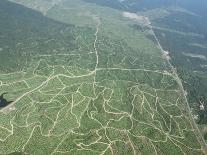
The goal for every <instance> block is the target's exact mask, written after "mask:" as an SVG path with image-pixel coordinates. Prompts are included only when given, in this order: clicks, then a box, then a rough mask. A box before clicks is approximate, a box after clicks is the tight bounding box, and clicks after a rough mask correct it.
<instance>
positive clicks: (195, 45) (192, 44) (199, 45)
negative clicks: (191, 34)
mask: <svg viewBox="0 0 207 155" xmlns="http://www.w3.org/2000/svg"><path fill="white" fill-rule="evenodd" d="M189 45H190V46H194V47H200V48H207V45H203V44H198V43H191V44H189Z"/></svg>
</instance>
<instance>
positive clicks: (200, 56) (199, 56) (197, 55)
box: [183, 53, 207, 60]
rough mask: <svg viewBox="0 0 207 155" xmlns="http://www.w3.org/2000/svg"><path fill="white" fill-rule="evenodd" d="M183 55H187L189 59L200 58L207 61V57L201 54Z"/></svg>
mask: <svg viewBox="0 0 207 155" xmlns="http://www.w3.org/2000/svg"><path fill="white" fill-rule="evenodd" d="M183 55H185V56H187V57H192V58H199V59H203V60H207V57H206V56H205V55H201V54H193V53H183Z"/></svg>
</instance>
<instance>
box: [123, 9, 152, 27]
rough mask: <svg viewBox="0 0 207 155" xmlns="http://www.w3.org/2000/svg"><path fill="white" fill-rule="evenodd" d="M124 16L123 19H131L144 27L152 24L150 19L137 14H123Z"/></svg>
mask: <svg viewBox="0 0 207 155" xmlns="http://www.w3.org/2000/svg"><path fill="white" fill-rule="evenodd" d="M122 15H123V17H126V18H130V19H132V20H134V21H136V22H138V23H140V24H142V25H145V26H147V25H150V24H151V23H150V20H149V18H148V17H145V16H141V15H137V14H136V13H131V12H123V13H122Z"/></svg>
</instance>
